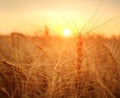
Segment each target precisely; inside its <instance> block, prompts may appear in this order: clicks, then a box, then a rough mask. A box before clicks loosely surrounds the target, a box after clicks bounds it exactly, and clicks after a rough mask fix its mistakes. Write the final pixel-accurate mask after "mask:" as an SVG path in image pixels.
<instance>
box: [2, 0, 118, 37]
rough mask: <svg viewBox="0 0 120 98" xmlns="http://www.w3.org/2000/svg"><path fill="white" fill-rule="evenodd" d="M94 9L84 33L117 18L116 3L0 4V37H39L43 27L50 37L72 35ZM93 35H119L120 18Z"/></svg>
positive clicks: (23, 0)
mask: <svg viewBox="0 0 120 98" xmlns="http://www.w3.org/2000/svg"><path fill="white" fill-rule="evenodd" d="M99 6H100V7H99ZM98 7H99V10H98V11H97V13H96V15H95V17H94V18H93V21H91V23H90V24H89V26H88V27H87V30H89V29H90V28H92V27H95V26H97V25H99V24H101V23H103V22H104V21H107V20H109V19H111V18H114V17H116V16H120V0H0V34H9V33H10V32H12V31H19V32H24V33H27V34H34V32H37V33H40V31H41V32H42V31H43V29H44V26H45V25H47V26H48V27H49V28H50V31H51V34H53V35H62V33H63V31H64V30H65V29H69V30H70V31H71V32H72V33H74V32H76V31H77V30H81V28H82V27H83V26H84V25H85V23H86V22H87V21H88V20H89V19H90V18H91V16H92V15H93V14H94V12H95V10H96V9H97V8H98ZM93 32H104V34H105V32H106V33H107V34H119V33H120V18H118V19H115V20H114V21H112V22H110V23H108V24H106V25H103V26H101V27H99V28H98V29H96V30H94V31H93Z"/></svg>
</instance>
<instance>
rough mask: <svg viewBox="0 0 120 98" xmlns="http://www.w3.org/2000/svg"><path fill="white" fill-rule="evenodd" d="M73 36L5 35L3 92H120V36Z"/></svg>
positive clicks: (89, 97) (0, 64)
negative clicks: (75, 37) (77, 38)
mask: <svg viewBox="0 0 120 98" xmlns="http://www.w3.org/2000/svg"><path fill="white" fill-rule="evenodd" d="M13 38H15V39H13ZM14 40H15V42H14ZM23 40H24V41H23ZM74 40H76V39H62V38H49V39H44V38H38V37H37V38H31V37H25V38H23V37H19V39H16V37H12V39H11V37H9V36H8V37H0V98H119V97H120V61H119V60H120V47H119V44H120V38H119V37H118V38H116V37H112V38H110V39H107V38H104V37H101V36H87V37H82V36H80V37H79V40H78V43H77V46H78V47H77V50H76V47H75V46H76V44H75V42H74ZM17 41H18V42H19V45H18V43H17ZM16 43H17V44H16ZM18 46H19V47H18Z"/></svg>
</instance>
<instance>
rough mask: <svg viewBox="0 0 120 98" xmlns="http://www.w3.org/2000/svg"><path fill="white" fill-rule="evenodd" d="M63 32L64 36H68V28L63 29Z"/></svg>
mask: <svg viewBox="0 0 120 98" xmlns="http://www.w3.org/2000/svg"><path fill="white" fill-rule="evenodd" d="M63 33H64V36H66V37H68V36H70V33H71V32H70V30H69V29H65V30H64V31H63Z"/></svg>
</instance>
